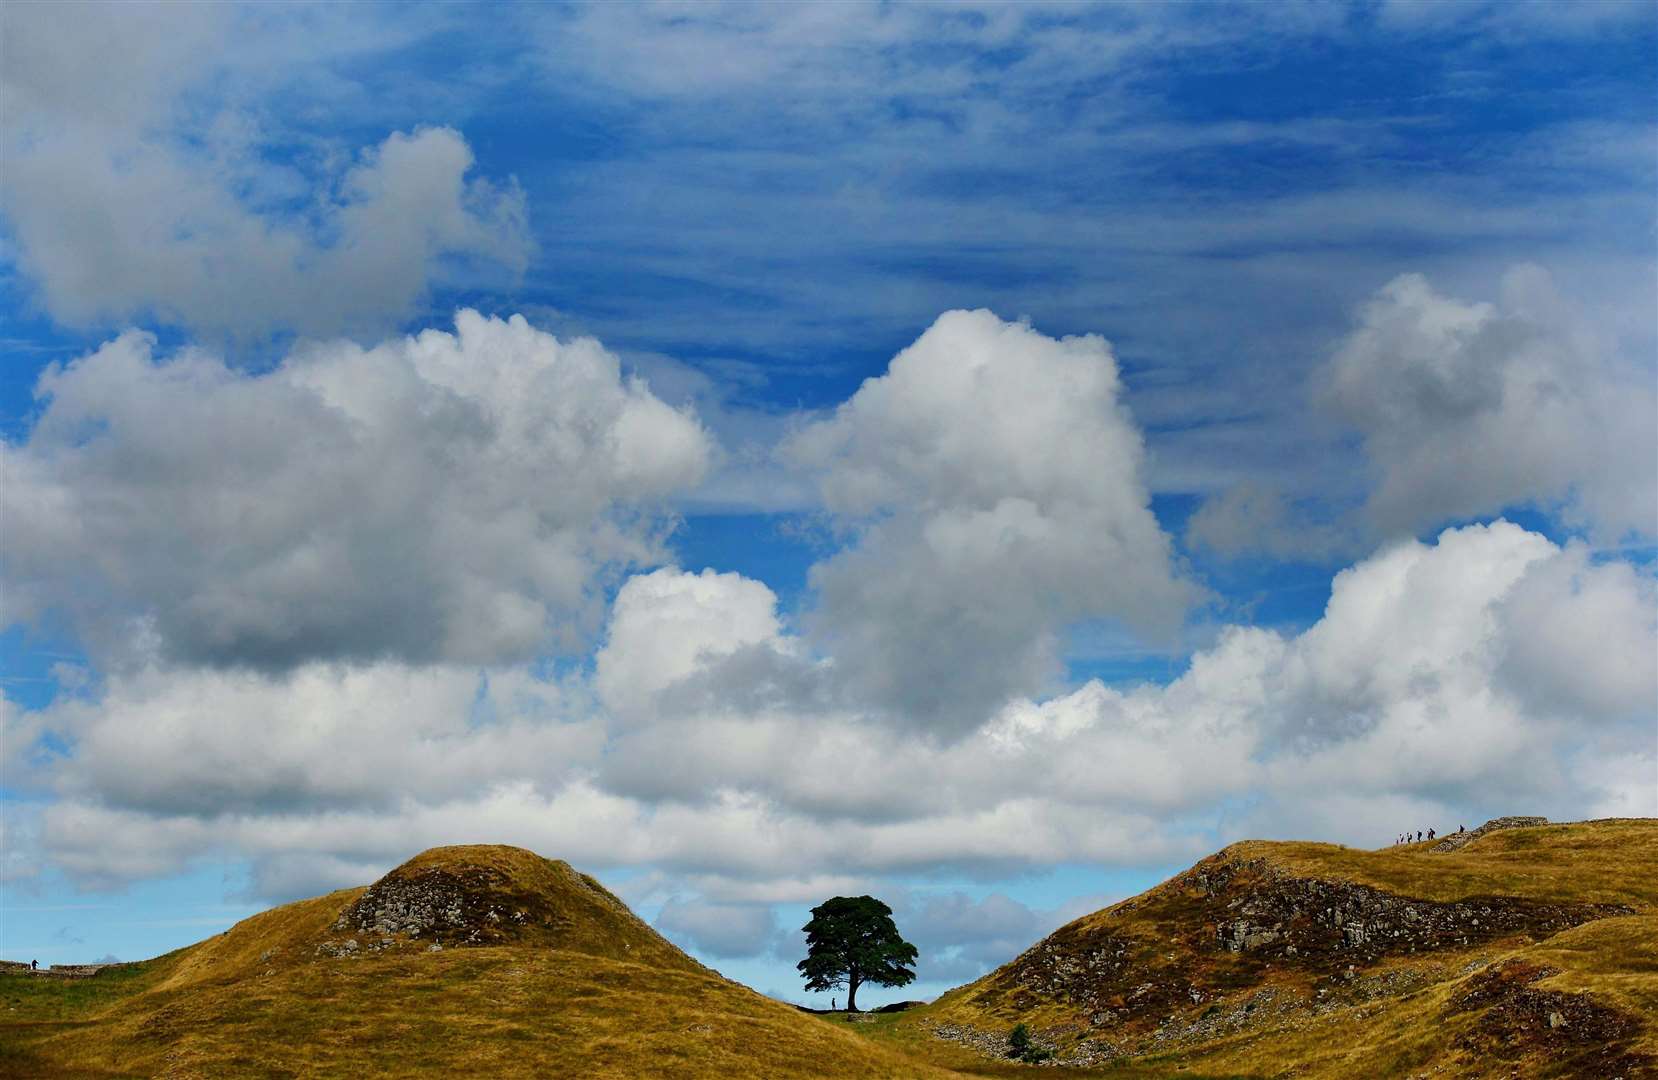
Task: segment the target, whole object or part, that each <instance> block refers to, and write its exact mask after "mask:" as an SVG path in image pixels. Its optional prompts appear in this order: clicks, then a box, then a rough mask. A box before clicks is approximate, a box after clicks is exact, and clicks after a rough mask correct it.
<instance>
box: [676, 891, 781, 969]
mask: <svg viewBox="0 0 1658 1080" xmlns="http://www.w3.org/2000/svg"><path fill="white" fill-rule="evenodd" d="M656 928H657V929H658V930H660V931H662V932H663V933H664V934H666V935H667V936H668V937H670V938H672V939H673V940H674V941H676V942H678V943H680V944H681V945H685V946H687V947H689V948H691V949H693V950H695V951H696V952H697V953H699V954H701V955H703V956H710V957H714V958H715V959H721V960H729V959H735V958H738V957H748V956H759V955H761V954H763V953H765V952H767V951H768V950H770V949H772V948H774V947H775V946H776V945H777V943H778V942H777V937H778V933H777V915H776V913H775V912H774V911H773V910H772V909H771V908H770V907H767V906H764V905H755V904H719V903H709V902H708V901H706V900H701V899H680V898H678V897H675V898H673V899H670V900H669V901H668V902H667V903H666V904H663V905H662V911H661V912H660V913H659V914H658V915H657V917H656Z"/></svg>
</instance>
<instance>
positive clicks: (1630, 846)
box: [1229, 818, 1658, 910]
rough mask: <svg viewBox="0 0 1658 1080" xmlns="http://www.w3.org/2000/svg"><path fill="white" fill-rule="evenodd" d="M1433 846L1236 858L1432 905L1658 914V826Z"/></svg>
mask: <svg viewBox="0 0 1658 1080" xmlns="http://www.w3.org/2000/svg"><path fill="white" fill-rule="evenodd" d="M1431 847H1432V845H1431V844H1428V843H1425V842H1424V843H1421V844H1411V845H1407V846H1403V847H1398V848H1382V849H1380V850H1377V851H1366V850H1363V849H1360V848H1347V847H1338V846H1336V845H1334V844H1310V843H1273V842H1267V841H1259V840H1256V841H1248V842H1246V843H1243V844H1237V845H1234V846H1233V847H1232V848H1231V849H1229V850H1232V851H1235V852H1238V853H1240V854H1244V855H1245V856H1247V857H1255V856H1264V857H1266V858H1268V859H1271V860H1272V861H1273V862H1275V863H1277V864H1279V865H1280V866H1283V867H1284V868H1285V869H1288V870H1291V871H1293V872H1296V873H1298V874H1303V875H1306V876H1308V877H1324V878H1334V879H1337V880H1343V881H1355V882H1358V883H1360V884H1364V885H1370V886H1373V887H1375V888H1378V889H1385V890H1387V891H1388V892H1393V893H1398V894H1400V895H1403V896H1414V897H1420V898H1422V899H1424V900H1462V899H1466V898H1468V897H1472V896H1519V897H1526V898H1529V899H1533V900H1545V901H1553V902H1578V903H1596V904H1627V905H1629V906H1630V907H1633V908H1635V909H1637V910H1646V909H1649V908H1653V907H1655V906H1658V820H1655V819H1653V818H1614V819H1609V820H1605V821H1583V822H1574V823H1571V824H1564V825H1538V826H1533V827H1531V828H1525V829H1504V830H1502V831H1500V832H1494V833H1488V834H1487V835H1485V836H1482V837H1480V838H1479V839H1478V840H1475V841H1474V842H1473V843H1471V844H1469V845H1468V846H1467V847H1464V848H1462V849H1461V850H1460V851H1454V852H1449V853H1447V854H1443V855H1436V854H1434V853H1433V852H1431V851H1430V850H1429V848H1431Z"/></svg>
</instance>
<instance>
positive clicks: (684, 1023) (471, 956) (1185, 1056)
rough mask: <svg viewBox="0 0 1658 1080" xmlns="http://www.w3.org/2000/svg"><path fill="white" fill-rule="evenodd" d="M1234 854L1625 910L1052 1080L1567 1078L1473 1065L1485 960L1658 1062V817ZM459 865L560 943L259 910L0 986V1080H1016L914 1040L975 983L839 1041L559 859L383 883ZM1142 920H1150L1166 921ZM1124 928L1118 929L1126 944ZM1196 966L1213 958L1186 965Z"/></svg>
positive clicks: (824, 1024) (1383, 884)
mask: <svg viewBox="0 0 1658 1080" xmlns="http://www.w3.org/2000/svg"><path fill="white" fill-rule="evenodd" d="M1233 852H1234V853H1235V854H1240V855H1243V856H1245V857H1256V856H1260V857H1265V858H1269V859H1271V860H1272V861H1274V862H1276V863H1278V864H1279V865H1280V866H1282V867H1284V868H1285V869H1286V870H1289V871H1291V872H1292V873H1296V874H1304V875H1307V876H1314V877H1321V878H1328V879H1341V880H1350V881H1357V882H1361V883H1364V884H1368V885H1371V886H1374V887H1376V888H1381V889H1385V890H1387V891H1389V892H1394V893H1399V894H1403V895H1408V896H1417V897H1423V898H1428V899H1436V900H1454V899H1462V898H1467V897H1472V896H1481V895H1508V896H1524V897H1530V898H1533V899H1538V900H1548V901H1558V902H1574V901H1575V902H1599V903H1623V904H1627V905H1629V906H1631V907H1634V908H1637V909H1638V910H1639V911H1640V913H1639V914H1637V915H1633V916H1628V917H1622V918H1610V919H1602V920H1597V921H1595V922H1591V923H1588V924H1586V925H1583V926H1580V927H1577V928H1576V929H1573V930H1568V931H1565V932H1563V933H1560V934H1556V935H1554V936H1553V937H1550V938H1548V939H1546V940H1544V941H1541V942H1538V943H1535V944H1524V945H1523V947H1522V945H1520V944H1518V943H1515V942H1508V943H1502V942H1492V943H1489V944H1487V945H1485V946H1482V947H1480V948H1476V949H1468V950H1462V951H1459V952H1437V953H1434V954H1431V955H1419V956H1410V957H1394V958H1391V959H1389V960H1387V961H1385V962H1383V963H1380V964H1377V965H1374V966H1373V967H1371V968H1369V969H1367V972H1366V973H1367V974H1370V975H1374V974H1376V973H1378V972H1382V971H1399V970H1410V971H1415V972H1419V973H1421V974H1422V975H1423V978H1421V979H1419V980H1417V982H1416V983H1415V987H1416V988H1415V989H1413V990H1408V991H1406V992H1403V993H1401V994H1399V995H1397V996H1394V997H1391V998H1382V999H1378V1000H1376V1001H1371V1002H1365V1003H1357V1004H1351V1005H1347V1006H1343V1007H1340V1008H1335V1009H1332V1010H1329V1011H1328V1012H1327V1013H1325V1014H1324V1015H1317V1014H1315V1013H1314V1012H1313V1011H1312V1010H1310V1009H1309V1010H1304V1011H1302V1012H1300V1013H1297V1014H1293V1015H1289V1016H1286V1017H1284V1018H1281V1019H1277V1020H1269V1021H1267V1022H1264V1023H1262V1024H1260V1025H1258V1026H1256V1027H1254V1028H1252V1029H1251V1030H1249V1031H1247V1032H1245V1033H1241V1034H1235V1035H1231V1036H1227V1037H1223V1038H1217V1039H1214V1040H1212V1041H1210V1042H1207V1043H1202V1044H1197V1045H1185V1046H1179V1047H1171V1048H1170V1049H1169V1050H1168V1052H1166V1053H1162V1054H1160V1055H1157V1056H1151V1057H1146V1058H1141V1059H1138V1060H1135V1061H1132V1062H1126V1063H1114V1064H1112V1065H1109V1066H1100V1067H1097V1068H1090V1069H1080V1070H1070V1071H1068V1072H1067V1073H1066V1074H1065V1075H1069V1076H1078V1077H1106V1076H1110V1077H1119V1078H1129V1080H1143V1078H1150V1077H1171V1076H1182V1077H1267V1076H1281V1075H1286V1074H1288V1073H1293V1074H1294V1075H1296V1076H1298V1077H1299V1076H1305V1077H1331V1078H1335V1077H1351V1076H1410V1075H1421V1074H1428V1073H1431V1074H1433V1075H1435V1076H1444V1077H1476V1076H1485V1075H1508V1072H1509V1070H1510V1069H1511V1068H1512V1069H1514V1070H1515V1075H1524V1076H1539V1077H1550V1076H1557V1075H1558V1076H1564V1075H1569V1073H1568V1072H1562V1071H1561V1070H1562V1069H1567V1068H1569V1066H1568V1065H1566V1064H1562V1063H1561V1061H1558V1060H1555V1059H1550V1058H1547V1057H1537V1058H1534V1059H1533V1058H1528V1059H1525V1060H1524V1061H1521V1062H1520V1063H1519V1065H1515V1064H1514V1063H1513V1062H1507V1063H1504V1062H1492V1061H1489V1060H1485V1059H1483V1058H1482V1057H1481V1056H1479V1055H1478V1054H1475V1053H1472V1052H1470V1051H1469V1049H1468V1045H1470V1044H1469V1043H1468V1040H1467V1038H1466V1037H1467V1036H1468V1034H1469V1033H1470V1032H1471V1031H1473V1030H1474V1029H1475V1027H1476V1025H1477V1024H1479V1023H1480V1022H1481V1016H1480V1014H1479V1013H1477V1012H1470V1011H1467V1010H1459V1009H1457V1008H1455V1007H1453V1002H1454V1001H1455V1000H1456V999H1457V995H1458V994H1460V993H1462V992H1464V990H1465V988H1466V987H1467V986H1468V985H1470V983H1469V980H1470V979H1471V978H1473V977H1474V976H1473V975H1472V974H1470V973H1471V972H1474V971H1475V970H1476V969H1477V968H1478V967H1479V965H1481V964H1486V963H1490V962H1493V961H1497V960H1502V959H1505V958H1506V959H1523V960H1526V961H1527V962H1530V963H1534V964H1538V965H1543V966H1546V967H1547V968H1549V969H1552V970H1553V971H1555V972H1556V973H1555V974H1553V975H1550V976H1548V977H1547V978H1544V979H1542V980H1541V981H1539V982H1538V983H1537V984H1536V986H1537V987H1538V988H1539V989H1542V990H1551V991H1564V992H1569V993H1580V994H1581V993H1587V994H1590V995H1592V996H1593V998H1594V1000H1595V1001H1597V1002H1600V1003H1601V1004H1603V1005H1606V1006H1609V1007H1612V1008H1614V1009H1618V1010H1621V1011H1622V1012H1623V1013H1625V1014H1628V1015H1630V1016H1634V1017H1638V1018H1641V1020H1642V1021H1643V1022H1644V1027H1643V1028H1642V1030H1640V1031H1639V1033H1638V1036H1637V1038H1636V1040H1635V1042H1634V1044H1633V1048H1634V1049H1635V1050H1637V1051H1644V1052H1646V1053H1649V1054H1658V1031H1655V1028H1654V1024H1653V1023H1652V1018H1653V1017H1658V903H1655V902H1658V822H1653V821H1610V822H1593V823H1586V824H1578V825H1559V826H1542V827H1537V828H1532V829H1523V830H1514V831H1512V832H1499V833H1494V834H1492V835H1490V836H1487V837H1484V838H1482V839H1481V840H1479V841H1477V842H1476V843H1474V844H1472V845H1470V846H1469V847H1467V848H1465V849H1463V850H1462V851H1460V852H1456V853H1453V854H1448V855H1432V854H1430V853H1429V852H1427V850H1426V845H1421V846H1414V847H1411V848H1399V849H1385V850H1382V851H1359V850H1355V849H1349V848H1341V847H1336V846H1333V845H1326V844H1266V843H1253V842H1252V843H1247V844H1243V845H1238V846H1237V847H1235V848H1234V849H1233ZM453 866H468V867H483V868H486V869H491V870H496V871H499V872H500V873H501V874H503V875H505V876H506V877H507V878H508V879H510V887H511V889H513V890H531V891H533V892H535V893H536V894H537V896H538V897H539V898H540V900H541V901H542V902H543V903H544V905H545V906H546V908H547V910H550V911H553V912H555V913H556V914H557V916H558V918H557V919H556V920H555V922H556V927H555V930H549V931H548V933H547V934H546V935H541V936H537V935H530V936H529V937H527V938H526V939H525V940H522V941H517V942H511V943H506V944H500V945H491V946H488V947H478V948H448V949H445V950H444V951H442V952H437V953H431V952H427V951H425V944H424V943H423V942H404V943H403V947H399V948H393V949H389V950H387V951H385V952H383V953H377V954H367V955H363V956H360V957H358V958H355V959H337V958H333V957H327V956H321V955H319V954H318V953H317V948H316V947H317V945H318V944H319V943H321V942H324V941H331V940H338V939H339V938H341V937H343V936H344V934H343V933H342V932H340V931H336V930H334V929H333V926H334V922H335V920H336V919H337V918H338V917H339V915H340V914H341V913H342V912H344V911H346V910H347V909H348V908H349V907H350V905H352V904H353V903H355V902H356V901H357V900H358V899H359V898H360V897H361V896H362V895H363V893H364V890H362V889H348V890H343V891H340V892H336V893H331V894H329V895H328V896H323V897H317V898H315V899H312V900H306V901H301V902H299V903H295V904H288V905H284V906H283V907H279V908H276V909H273V910H271V911H268V912H264V913H263V914H260V915H257V916H254V917H253V918H250V919H248V920H245V921H244V922H242V923H239V924H238V925H237V926H235V927H233V928H232V929H231V930H229V931H227V932H226V933H224V934H221V935H218V936H216V937H213V938H211V939H208V940H207V941H204V942H201V943H200V944H198V945H195V946H192V947H190V948H188V949H183V950H180V951H178V952H176V953H172V954H169V955H167V956H164V957H160V958H158V959H156V960H153V961H149V962H148V963H145V964H142V965H135V966H133V967H130V968H126V969H121V970H117V971H111V972H106V973H104V974H102V975H100V976H97V977H95V978H92V979H86V980H78V981H68V980H56V979H42V978H37V977H34V976H27V975H0V1076H17V1077H24V1076H27V1077H38V1078H42V1080H49V1078H54V1077H126V1076H165V1077H176V1078H183V1077H214V1078H217V1077H298V1076H353V1077H367V1076H375V1077H379V1076H388V1077H410V1076H424V1075H429V1074H434V1073H435V1074H446V1075H458V1076H490V1077H496V1076H499V1077H530V1076H536V1077H542V1076H570V1077H583V1078H588V1077H591V1078H594V1080H607V1078H620V1077H656V1076H663V1077H684V1078H687V1080H706V1078H712V1077H777V1078H780V1080H782V1078H795V1077H799V1078H807V1077H824V1078H827V1077H891V1078H900V1080H901V1078H916V1080H926V1078H931V1077H948V1076H982V1077H1008V1076H1014V1075H1024V1074H1026V1072H1027V1070H1029V1069H1030V1068H1031V1066H1026V1065H1020V1064H1017V1063H1014V1062H1011V1061H1003V1060H992V1059H988V1058H985V1057H982V1056H980V1055H979V1054H978V1053H977V1052H975V1051H973V1050H970V1049H968V1048H965V1047H962V1046H959V1045H956V1044H954V1043H948V1042H943V1041H940V1040H938V1039H936V1038H934V1037H933V1036H931V1035H930V1034H928V1032H927V1030H926V1025H927V1024H928V1023H931V1022H937V1021H940V1020H946V1021H954V1022H963V1021H965V1022H970V1023H977V1024H978V1025H979V1026H982V1027H984V1028H986V1029H987V1030H996V1031H1005V1030H1006V1029H1007V1028H1008V1027H1011V1022H1012V1019H1013V1017H1012V1016H1011V1015H1002V1013H1001V1012H996V1013H994V1014H992V1013H989V1012H986V1011H984V1010H983V1009H982V1008H979V1007H977V1006H976V1005H975V1003H974V1002H973V1000H972V993H971V990H972V988H971V987H968V988H962V989H961V990H957V991H953V992H952V993H950V994H947V995H945V996H944V997H943V998H941V999H940V1000H939V1001H938V1002H935V1003H934V1004H933V1005H931V1006H928V1007H926V1008H924V1009H920V1010H913V1011H911V1012H907V1013H901V1014H892V1015H884V1016H878V1017H875V1018H874V1019H873V1020H872V1022H870V1023H861V1024H852V1023H846V1022H845V1021H844V1018H842V1017H839V1016H833V1015H831V1016H818V1015H813V1014H810V1013H803V1012H800V1011H798V1010H796V1009H793V1008H791V1007H789V1006H787V1005H783V1004H781V1003H779V1002H775V1001H772V1000H770V999H768V998H765V997H762V996H761V995H759V994H756V993H754V992H753V991H751V990H749V989H747V988H746V987H742V986H740V985H738V984H736V983H733V982H731V981H729V980H727V979H724V978H723V977H721V976H719V975H718V974H717V973H715V972H712V971H709V970H707V969H706V968H703V967H702V966H701V965H699V964H697V963H695V961H693V960H691V959H690V958H689V957H686V956H684V954H682V953H680V952H679V951H678V950H676V949H674V948H673V946H672V945H670V944H669V943H667V942H666V941H664V940H662V939H661V938H660V937H659V936H657V935H656V934H655V932H654V931H653V930H651V929H650V928H649V927H648V926H646V925H645V924H644V923H643V922H641V921H639V920H638V919H637V918H636V917H635V916H633V914H632V913H631V912H630V911H628V909H627V908H626V906H625V905H624V904H623V903H622V902H621V901H620V900H618V899H616V898H615V897H614V896H612V895H611V894H610V893H608V892H606V891H604V890H603V889H602V888H601V887H599V886H598V883H597V882H595V881H593V880H592V879H591V878H588V877H586V876H585V875H581V874H579V873H578V872H577V871H575V870H573V869H571V868H570V867H569V866H567V865H566V864H563V863H559V862H555V861H551V860H545V859H541V858H540V857H538V856H534V855H531V854H530V853H528V852H522V851H519V850H517V849H506V848H459V849H437V850H435V851H432V852H427V853H425V854H423V855H421V856H419V857H417V858H416V859H414V860H411V861H410V863H408V864H405V866H404V867H402V868H399V870H398V871H394V873H409V874H419V873H423V872H426V871H428V870H433V869H438V870H442V869H444V868H448V867H453ZM1161 910H1163V913H1164V917H1167V916H1168V915H1169V913H1170V911H1174V912H1175V913H1176V915H1178V913H1179V910H1180V909H1179V908H1178V906H1177V907H1174V908H1170V907H1169V906H1168V905H1167V904H1165V905H1164V906H1163V908H1162V909H1161ZM1194 910H1195V909H1194ZM1135 914H1136V913H1135V912H1132V911H1131V912H1128V913H1127V917H1125V918H1122V919H1119V920H1118V921H1119V923H1120V924H1121V925H1124V926H1127V925H1130V924H1132V923H1134V922H1135ZM1101 917H1102V916H1101V915H1099V914H1096V915H1094V916H1089V917H1087V918H1089V919H1099V918H1101ZM549 925H552V924H549ZM1205 932H1207V931H1205ZM1189 940H1191V941H1195V940H1197V938H1191V939H1189ZM365 944H366V941H365ZM1143 944H1144V947H1145V948H1147V949H1158V950H1169V949H1174V948H1183V947H1190V948H1196V947H1195V946H1190V945H1187V946H1177V945H1176V944H1174V943H1172V942H1170V941H1167V940H1163V941H1155V942H1146V943H1143ZM623 945H625V946H626V948H622V947H621V946H623ZM1192 959H1193V961H1194V962H1197V963H1224V962H1225V959H1226V958H1225V957H1224V956H1223V957H1219V958H1217V957H1216V956H1209V955H1204V956H1202V957H1199V956H1197V955H1196V953H1195V952H1194V954H1193V956H1192ZM1268 985H1271V986H1278V987H1280V988H1285V989H1294V988H1297V987H1299V988H1300V989H1301V990H1305V989H1306V980H1305V979H1304V978H1301V977H1300V976H1297V975H1296V974H1295V973H1293V972H1289V971H1272V972H1270V973H1268V974H1267V975H1266V977H1265V978H1264V979H1263V980H1262V981H1261V982H1260V983H1258V984H1255V985H1252V986H1244V987H1240V988H1239V989H1238V990H1237V991H1236V993H1238V994H1248V993H1251V992H1253V991H1254V990H1256V989H1259V988H1260V987H1261V986H1268ZM1228 993H1229V994H1231V993H1233V992H1232V991H1228ZM1005 1004H1006V1003H1005V1002H1004V1003H1003V1005H1004V1006H1005ZM1020 1018H1022V1019H1027V1020H1029V1021H1031V1022H1033V1023H1034V1024H1035V1025H1036V1026H1038V1027H1040V1026H1042V1025H1043V1024H1046V1023H1050V1022H1051V1023H1058V1022H1061V1021H1063V1020H1066V1019H1072V1018H1074V1017H1073V1015H1072V1013H1071V1011H1070V1010H1069V1009H1067V1007H1066V1006H1065V1004H1064V1003H1063V1002H1051V1003H1050V1002H1044V1003H1041V1004H1039V1005H1038V1006H1037V1007H1035V1008H1030V1009H1026V1010H1025V1011H1024V1012H1023V1013H1021V1014H1020ZM1459 1040H1462V1042H1461V1043H1460V1044H1459ZM1038 1075H1051V1074H1038ZM1632 1075H1633V1074H1632Z"/></svg>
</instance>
